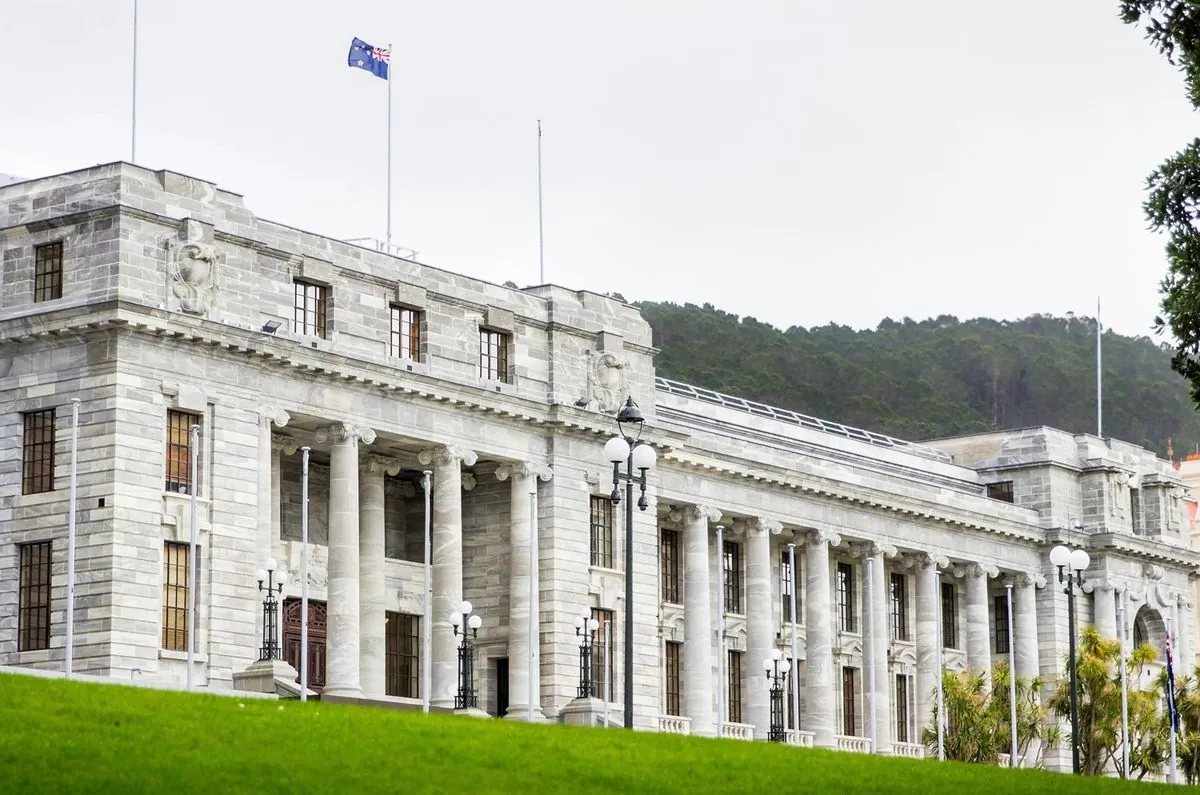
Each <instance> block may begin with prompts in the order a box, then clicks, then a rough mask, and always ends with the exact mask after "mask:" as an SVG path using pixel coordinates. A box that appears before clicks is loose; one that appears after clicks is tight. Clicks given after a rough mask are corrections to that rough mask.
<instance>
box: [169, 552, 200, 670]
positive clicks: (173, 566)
mask: <svg viewBox="0 0 1200 795" xmlns="http://www.w3.org/2000/svg"><path fill="white" fill-rule="evenodd" d="M190 553H191V544H190V543H189V542H186V541H164V542H163V569H162V572H163V574H162V633H161V637H160V638H159V641H160V648H162V650H163V651H174V652H179V651H187V650H188V632H190V631H191V620H190V619H191V616H190V614H189V613H188V611H189V610H195V611H196V635H197V637H196V647H199V645H200V638H199V635H200V613H199V610H200V590H201V588H200V574H201V572H202V571H203V569H202V568H201V566H202V564H203V560H204V554H203V548H202V547H201V546H200V545H199V544H197V545H196V592H195V593H194V594H190V595H189V594H188V589H189V588H190V587H191V568H190V567H191V566H192V561H191V559H190V558H191V554H190ZM173 555H174V557H172V556H173ZM180 560H182V561H183V563H182V565H180V563H179V561H180ZM172 572H174V573H175V574H176V575H177V578H182V582H179V581H178V579H177V578H172V576H171V575H172ZM181 593H182V597H180V594H181ZM181 603H182V606H180V605H181ZM168 633H170V635H168ZM168 638H170V642H168ZM176 643H177V644H178V646H176V645H172V644H176Z"/></svg>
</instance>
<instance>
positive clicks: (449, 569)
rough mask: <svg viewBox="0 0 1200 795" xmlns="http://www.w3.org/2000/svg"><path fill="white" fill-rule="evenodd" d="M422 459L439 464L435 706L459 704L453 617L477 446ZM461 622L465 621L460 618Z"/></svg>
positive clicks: (434, 528) (435, 540)
mask: <svg viewBox="0 0 1200 795" xmlns="http://www.w3.org/2000/svg"><path fill="white" fill-rule="evenodd" d="M420 461H421V463H422V464H423V465H425V466H429V465H430V464H432V465H433V487H432V488H433V505H432V508H433V517H432V521H431V524H432V527H431V535H432V536H433V538H432V544H431V546H432V550H431V552H432V561H433V671H432V672H431V673H432V674H433V676H432V684H433V687H432V693H431V695H430V704H431V705H432V706H434V707H445V708H447V709H451V708H453V707H454V695H455V693H456V692H457V689H458V684H457V682H458V644H457V642H456V639H455V637H454V630H453V628H452V627H451V625H450V615H451V613H455V612H456V611H457V610H458V605H459V603H460V602H461V601H462V595H463V588H462V582H463V576H462V574H463V546H462V487H463V480H462V466H463V464H466V465H467V466H473V465H474V464H475V461H476V456H475V453H474V451H472V450H464V449H462V448H458V447H438V448H435V449H431V450H422V451H421V454H420ZM460 620H461V619H460Z"/></svg>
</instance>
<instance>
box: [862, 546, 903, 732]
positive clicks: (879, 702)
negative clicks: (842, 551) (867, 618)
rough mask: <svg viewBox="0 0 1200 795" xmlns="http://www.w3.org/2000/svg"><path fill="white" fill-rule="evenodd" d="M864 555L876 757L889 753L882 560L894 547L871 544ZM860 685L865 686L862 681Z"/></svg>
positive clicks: (888, 626) (888, 630)
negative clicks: (868, 572) (869, 599)
mask: <svg viewBox="0 0 1200 795" xmlns="http://www.w3.org/2000/svg"><path fill="white" fill-rule="evenodd" d="M867 554H868V555H869V556H870V558H871V597H872V603H871V604H870V605H869V606H868V609H869V610H871V614H872V627H871V629H872V631H873V632H874V633H875V634H874V637H872V638H871V640H870V655H871V656H870V657H867V658H866V659H865V660H864V662H867V663H869V664H870V665H871V666H872V667H873V668H874V669H875V697H874V699H872V702H871V704H872V708H873V709H874V711H875V748H874V751H875V753H877V754H890V753H891V752H892V720H891V715H892V710H891V700H892V685H891V678H890V677H889V676H888V647H889V646H890V645H891V638H892V621H891V610H890V607H891V604H890V596H889V594H890V589H889V586H890V585H891V582H890V578H889V577H888V575H887V565H886V561H887V559H888V558H894V557H896V548H895V547H894V546H891V545H890V544H880V543H874V544H869V545H868V546H867ZM866 654H867V647H866V644H864V646H863V655H864V657H865V656H866ZM863 684H864V685H866V680H865V679H864V681H863Z"/></svg>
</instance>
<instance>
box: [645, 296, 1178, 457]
mask: <svg viewBox="0 0 1200 795" xmlns="http://www.w3.org/2000/svg"><path fill="white" fill-rule="evenodd" d="M638 306H639V307H640V308H641V310H642V313H643V315H644V316H645V318H646V319H647V320H648V321H649V323H650V325H651V326H652V327H653V328H654V344H655V345H656V346H658V347H659V348H660V349H661V351H662V352H661V354H660V355H659V358H658V374H659V375H660V376H663V377H664V378H671V379H675V380H678V381H684V382H687V383H690V384H695V385H698V386H705V387H708V388H710V389H715V390H718V391H721V392H727V393H730V394H733V395H738V396H741V397H744V398H748V399H751V400H757V401H760V402H762V403H767V404H770V405H773V406H779V407H782V408H788V409H792V410H793V411H799V412H803V413H805V414H812V415H815V416H818V417H822V418H825V419H830V420H837V421H839V422H843V423H846V424H849V425H855V426H858V427H861V428H866V429H869V430H873V431H878V432H881V433H886V434H890V435H892V436H897V437H900V438H903V439H911V440H921V439H930V438H936V437H940V436H952V435H955V434H963V433H973V432H978V431H987V430H992V429H1004V428H1021V427H1026V426H1030V425H1051V426H1054V427H1057V428H1062V429H1064V430H1069V431H1075V432H1089V433H1095V431H1096V323H1095V320H1093V319H1091V318H1074V317H1066V318H1056V317H1051V316H1048V315H1034V316H1032V317H1028V318H1025V319H1023V320H1015V321H1002V320H988V319H985V318H979V319H975V320H967V321H960V320H959V319H958V318H955V317H951V316H948V315H943V316H941V317H938V318H936V319H934V320H924V321H921V322H915V321H912V320H910V319H908V318H905V319H904V320H902V321H893V320H890V319H889V320H884V321H883V322H882V323H880V324H879V327H878V328H877V329H875V330H873V331H855V330H854V329H851V328H848V327H846V326H837V325H828V326H820V327H815V328H811V329H805V328H800V327H792V328H789V329H787V330H786V331H780V330H779V329H776V328H774V327H773V326H769V325H766V324H764V323H760V322H758V321H757V320H755V319H754V318H751V317H746V318H738V317H737V316H736V315H731V314H729V313H726V312H722V311H721V310H719V309H715V308H714V307H712V306H711V305H708V304H706V305H704V306H703V307H699V306H695V305H692V304H688V305H686V306H678V305H676V304H671V303H651V302H646V303H641V304H638ZM1103 361H1104V435H1105V436H1112V437H1116V438H1118V439H1122V440H1125V441H1129V442H1134V443H1136V444H1140V445H1144V446H1145V447H1147V448H1150V449H1152V450H1155V451H1157V452H1158V453H1159V454H1160V455H1161V454H1165V453H1166V448H1167V440H1168V439H1173V440H1174V450H1175V456H1176V457H1177V458H1178V457H1180V456H1182V455H1183V454H1186V453H1190V452H1194V451H1195V450H1196V446H1197V443H1200V415H1198V414H1197V412H1196V410H1195V409H1194V407H1193V405H1192V402H1191V400H1190V398H1189V396H1188V387H1187V383H1186V382H1185V381H1184V380H1183V378H1182V377H1180V376H1179V375H1177V374H1176V373H1174V372H1172V370H1171V364H1170V361H1171V355H1170V353H1169V351H1168V349H1165V348H1163V347H1161V346H1160V345H1159V344H1157V343H1156V342H1155V341H1154V340H1153V339H1151V338H1150V337H1124V336H1120V335H1118V334H1114V333H1112V332H1105V334H1104V346H1103Z"/></svg>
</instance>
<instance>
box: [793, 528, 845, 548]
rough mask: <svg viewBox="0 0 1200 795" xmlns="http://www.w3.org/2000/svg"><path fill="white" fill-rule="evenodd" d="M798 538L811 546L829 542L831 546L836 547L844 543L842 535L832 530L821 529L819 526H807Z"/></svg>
mask: <svg viewBox="0 0 1200 795" xmlns="http://www.w3.org/2000/svg"><path fill="white" fill-rule="evenodd" d="M796 538H797V539H800V540H802V541H803V543H805V544H807V545H808V546H810V547H819V546H824V545H825V544H828V545H829V546H831V547H836V546H838V545H839V544H841V543H842V537H841V536H840V535H838V534H837V533H835V532H834V531H832V530H820V529H817V528H813V527H810V528H806V529H805V530H804V531H803V535H797V536H796Z"/></svg>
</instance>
